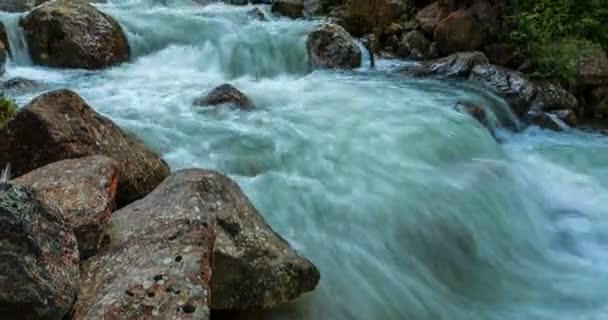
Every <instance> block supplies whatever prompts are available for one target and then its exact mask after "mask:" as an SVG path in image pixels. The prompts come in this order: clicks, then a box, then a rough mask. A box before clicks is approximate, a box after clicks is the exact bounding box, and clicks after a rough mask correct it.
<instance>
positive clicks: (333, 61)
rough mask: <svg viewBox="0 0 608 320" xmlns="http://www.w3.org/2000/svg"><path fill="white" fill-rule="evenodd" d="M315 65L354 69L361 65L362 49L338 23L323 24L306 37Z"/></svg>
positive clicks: (318, 66) (310, 57)
mask: <svg viewBox="0 0 608 320" xmlns="http://www.w3.org/2000/svg"><path fill="white" fill-rule="evenodd" d="M306 49H307V51H308V58H309V61H310V63H311V64H312V66H313V67H316V68H336V69H353V68H358V67H360V66H361V50H360V49H359V47H358V46H357V44H356V43H355V40H354V39H353V38H352V37H351V36H350V35H349V34H348V32H346V30H344V28H342V27H340V26H338V25H336V24H323V25H321V26H320V27H318V28H317V29H315V30H313V31H312V32H311V33H310V34H309V35H308V38H307V39H306Z"/></svg>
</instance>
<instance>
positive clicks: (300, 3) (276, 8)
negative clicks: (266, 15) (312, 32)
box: [271, 0, 304, 19]
mask: <svg viewBox="0 0 608 320" xmlns="http://www.w3.org/2000/svg"><path fill="white" fill-rule="evenodd" d="M271 11H272V12H273V13H275V14H278V15H281V16H285V17H289V18H292V19H297V18H303V17H304V0H277V1H276V2H274V3H273V4H272V8H271Z"/></svg>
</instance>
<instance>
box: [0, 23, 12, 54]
mask: <svg viewBox="0 0 608 320" xmlns="http://www.w3.org/2000/svg"><path fill="white" fill-rule="evenodd" d="M0 43H2V44H3V45H4V48H5V49H6V53H7V55H8V56H10V54H11V46H10V42H9V41H8V34H7V33H6V27H5V26H4V23H2V22H1V21H0Z"/></svg>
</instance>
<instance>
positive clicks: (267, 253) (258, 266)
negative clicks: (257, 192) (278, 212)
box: [189, 170, 320, 309]
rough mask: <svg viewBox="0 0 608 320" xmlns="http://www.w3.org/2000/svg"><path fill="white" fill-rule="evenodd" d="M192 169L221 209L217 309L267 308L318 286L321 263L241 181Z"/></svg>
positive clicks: (215, 289)
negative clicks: (273, 223) (300, 248)
mask: <svg viewBox="0 0 608 320" xmlns="http://www.w3.org/2000/svg"><path fill="white" fill-rule="evenodd" d="M189 172H191V174H195V175H198V176H200V177H201V178H202V180H201V184H203V185H204V186H205V189H204V190H205V191H206V192H205V193H204V196H203V199H206V202H207V203H209V206H211V207H210V208H209V209H208V210H211V211H213V212H215V214H216V220H217V239H216V242H215V250H214V263H213V277H212V278H211V292H212V293H213V299H212V300H211V306H212V308H214V309H258V308H263V309H266V308H271V307H274V306H277V305H279V304H282V303H285V302H287V301H289V300H291V299H294V298H296V297H297V296H299V295H301V294H302V293H304V292H307V291H311V290H313V289H314V288H315V286H316V285H317V283H318V282H319V278H320V275H319V271H318V270H317V268H316V267H315V266H314V265H313V264H312V263H311V262H310V261H308V260H307V259H305V258H303V257H302V256H300V255H298V253H296V252H295V251H294V250H293V249H292V248H291V247H290V246H289V244H288V243H287V242H286V241H285V240H284V239H283V238H282V237H281V236H279V235H278V234H277V233H276V232H274V231H273V230H272V228H271V227H270V226H269V225H268V224H267V223H266V222H265V221H264V218H263V217H262V216H261V215H260V214H259V213H258V211H257V210H256V209H255V208H254V207H253V205H252V204H251V202H250V201H249V199H247V197H246V196H245V195H244V194H243V191H241V189H240V188H239V186H238V185H237V184H236V183H234V182H233V181H231V180H230V179H228V178H227V177H225V176H223V175H221V174H219V173H215V172H211V171H201V170H198V171H189ZM214 206H215V207H214ZM203 208H205V207H203ZM203 210H206V209H203Z"/></svg>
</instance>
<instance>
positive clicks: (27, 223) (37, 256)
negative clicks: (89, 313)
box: [0, 183, 79, 320]
mask: <svg viewBox="0 0 608 320" xmlns="http://www.w3.org/2000/svg"><path fill="white" fill-rule="evenodd" d="M78 261H79V256H78V248H77V245H76V237H75V236H74V233H73V232H72V230H71V228H70V227H69V226H68V225H67V224H66V222H65V221H64V219H63V218H62V216H61V212H60V211H59V209H58V208H56V207H53V206H50V205H48V204H46V203H45V202H44V201H41V200H40V199H39V196H38V194H37V193H36V191H34V190H33V189H32V188H30V187H27V186H22V185H18V184H11V183H0V318H2V319H11V320H31V319H42V320H60V319H62V318H63V316H64V315H65V314H66V313H67V312H68V311H69V310H70V307H71V306H72V303H73V301H74V298H75V296H76V292H77V291H78V276H79V270H78Z"/></svg>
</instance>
